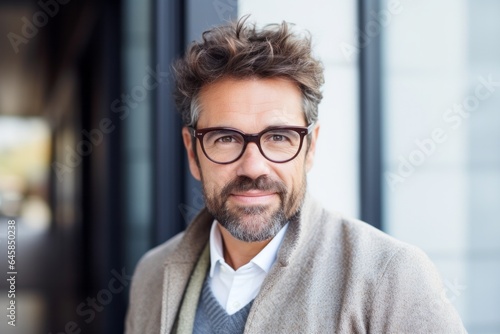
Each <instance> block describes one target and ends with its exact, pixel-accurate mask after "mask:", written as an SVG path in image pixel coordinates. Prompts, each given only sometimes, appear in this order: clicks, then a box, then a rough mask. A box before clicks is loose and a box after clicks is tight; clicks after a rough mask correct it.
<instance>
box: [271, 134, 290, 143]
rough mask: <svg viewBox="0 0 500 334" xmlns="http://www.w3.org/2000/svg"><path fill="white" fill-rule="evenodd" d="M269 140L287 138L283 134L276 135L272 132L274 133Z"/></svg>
mask: <svg viewBox="0 0 500 334" xmlns="http://www.w3.org/2000/svg"><path fill="white" fill-rule="evenodd" d="M271 140H272V141H275V142H279V141H285V140H287V138H286V137H285V136H284V135H276V134H274V135H272V136H271Z"/></svg>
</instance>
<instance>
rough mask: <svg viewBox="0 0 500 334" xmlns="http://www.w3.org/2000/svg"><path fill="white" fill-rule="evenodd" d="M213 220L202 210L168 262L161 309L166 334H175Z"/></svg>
mask: <svg viewBox="0 0 500 334" xmlns="http://www.w3.org/2000/svg"><path fill="white" fill-rule="evenodd" d="M212 222H213V217H212V216H211V215H210V214H209V213H208V212H207V211H206V209H204V210H202V211H201V212H200V213H199V214H198V216H197V217H196V218H195V219H194V220H193V222H192V223H191V224H190V225H189V226H188V228H187V229H186V232H185V234H184V236H183V237H182V240H181V241H180V243H179V246H178V247H177V249H176V250H175V251H174V253H173V254H172V255H171V256H170V257H169V258H168V259H166V261H165V263H164V265H165V269H164V271H163V292H162V294H163V295H162V310H161V331H160V333H162V334H167V333H171V332H172V327H173V325H174V323H175V320H176V317H177V312H178V310H179V308H180V305H181V301H182V297H183V296H184V291H185V290H186V286H187V283H188V282H189V278H190V276H191V273H192V271H193V268H194V266H195V264H196V262H197V261H198V258H199V257H200V254H201V252H202V251H203V249H204V247H205V245H206V244H207V242H208V239H209V235H210V227H211V225H212Z"/></svg>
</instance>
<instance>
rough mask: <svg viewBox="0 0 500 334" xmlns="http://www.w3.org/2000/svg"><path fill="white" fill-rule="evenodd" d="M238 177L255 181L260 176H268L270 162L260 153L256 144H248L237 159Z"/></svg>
mask: <svg viewBox="0 0 500 334" xmlns="http://www.w3.org/2000/svg"><path fill="white" fill-rule="evenodd" d="M237 163H238V168H237V175H238V176H247V177H249V178H251V179H254V180H255V179H256V178H258V177H259V176H262V175H269V172H270V166H269V164H270V161H269V160H267V159H266V158H265V157H264V156H263V155H262V153H260V151H259V148H258V147H257V144H255V143H248V144H247V147H246V148H245V152H243V155H242V156H241V158H239V159H238V161H237Z"/></svg>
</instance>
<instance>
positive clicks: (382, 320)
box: [126, 195, 465, 334]
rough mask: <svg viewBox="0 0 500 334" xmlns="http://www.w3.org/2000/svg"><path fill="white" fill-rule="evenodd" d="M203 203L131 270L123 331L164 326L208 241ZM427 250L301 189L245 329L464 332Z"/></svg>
mask: <svg viewBox="0 0 500 334" xmlns="http://www.w3.org/2000/svg"><path fill="white" fill-rule="evenodd" d="M212 221H213V217H211V216H210V214H208V212H207V211H206V210H202V212H201V213H200V214H199V215H198V216H197V218H196V219H195V220H194V221H193V222H192V223H191V225H190V226H189V227H188V229H187V230H186V232H184V233H181V234H179V235H178V236H176V237H174V238H173V239H171V240H169V241H167V242H166V243H164V244H162V245H160V246H158V247H157V248H155V249H153V250H151V251H149V252H148V253H147V254H146V255H145V256H144V257H143V258H142V260H141V261H140V263H139V264H138V266H137V268H136V271H135V273H134V277H133V281H132V288H131V295H130V305H129V309H128V313H127V319H126V333H127V334H139V333H141V334H147V333H162V334H165V333H170V332H171V331H172V328H173V325H174V322H175V321H176V318H177V313H178V310H179V307H180V304H181V301H182V297H183V295H184V291H185V289H186V285H187V283H188V281H189V278H190V275H191V273H192V271H193V268H194V266H195V264H196V262H197V260H198V258H199V257H200V254H201V252H202V251H203V249H204V247H205V245H206V244H207V242H208V238H209V230H210V225H211V223H212ZM443 291H444V287H443V285H442V283H441V280H440V278H439V275H438V273H437V271H436V269H435V267H434V265H433V264H432V263H431V262H430V260H429V259H428V257H427V256H426V255H425V254H424V253H423V252H422V251H420V250H419V249H417V248H415V247H413V246H409V245H407V244H405V243H402V242H399V241H397V240H395V239H393V238H391V237H390V236H388V235H386V234H384V233H382V232H380V231H378V230H376V229H375V228H373V227H371V226H369V225H367V224H365V223H363V222H360V221H356V220H352V219H347V218H344V217H342V216H341V215H339V214H335V213H330V212H328V211H325V210H324V209H323V208H322V207H321V206H320V205H319V204H318V203H317V202H315V201H314V200H312V198H311V197H310V196H309V195H306V199H305V201H304V206H303V208H302V211H301V215H300V219H299V221H298V222H295V223H293V224H290V226H289V227H288V230H287V234H286V235H285V239H284V240H283V244H282V245H281V248H280V250H279V252H278V257H277V260H276V262H275V264H274V265H273V267H272V268H271V271H270V272H269V274H268V276H267V278H266V279H265V280H264V283H263V284H262V287H261V290H260V292H259V294H258V295H257V297H256V298H255V300H254V302H253V305H252V307H251V309H250V314H249V315H248V318H247V322H246V325H245V333H446V334H448V333H464V332H465V329H464V327H463V325H462V322H461V320H460V318H459V316H458V315H457V313H456V311H455V310H454V308H453V306H452V305H451V304H450V303H449V302H448V301H447V300H446V299H444V296H445V294H444V293H443Z"/></svg>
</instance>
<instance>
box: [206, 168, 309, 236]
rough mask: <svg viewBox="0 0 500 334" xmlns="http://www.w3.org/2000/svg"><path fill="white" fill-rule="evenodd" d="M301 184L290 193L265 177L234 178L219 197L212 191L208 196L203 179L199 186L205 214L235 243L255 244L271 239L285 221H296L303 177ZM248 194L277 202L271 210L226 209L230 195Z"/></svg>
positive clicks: (256, 207)
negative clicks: (271, 196) (275, 197)
mask: <svg viewBox="0 0 500 334" xmlns="http://www.w3.org/2000/svg"><path fill="white" fill-rule="evenodd" d="M303 180H304V181H303V182H302V183H301V185H300V186H299V188H298V189H297V190H294V189H292V191H291V192H289V191H288V190H287V188H286V186H285V184H284V183H283V182H281V181H275V180H271V179H270V178H269V177H267V176H260V177H258V178H257V179H251V178H249V177H246V176H238V177H236V178H235V179H234V180H232V181H231V182H229V183H228V184H227V185H226V186H224V188H223V189H222V190H221V191H220V192H219V193H217V192H216V191H215V190H214V191H213V192H211V193H209V192H208V191H207V189H206V188H205V183H204V182H203V179H202V183H203V193H204V195H205V204H206V207H207V210H208V212H209V213H210V214H211V215H212V216H213V217H214V218H215V219H216V220H217V221H218V222H219V223H220V224H221V225H222V226H223V227H224V228H225V229H226V230H228V231H229V233H231V235H232V236H233V237H235V238H236V239H238V240H241V241H244V242H258V241H265V240H269V239H272V238H274V236H276V234H278V232H279V231H280V230H281V229H282V228H283V226H285V225H286V223H287V222H288V221H291V220H294V219H296V218H297V217H298V215H299V212H300V208H301V206H302V201H303V199H304V194H305V189H306V184H305V182H306V181H305V180H306V178H305V175H304V177H303ZM249 190H260V191H267V192H274V193H276V194H277V195H278V197H279V199H280V200H279V205H278V207H277V208H274V209H273V207H272V205H273V204H269V205H249V206H241V205H232V206H231V207H230V206H229V204H228V203H229V202H228V198H229V196H231V193H234V192H236V193H239V192H245V191H249Z"/></svg>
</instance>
